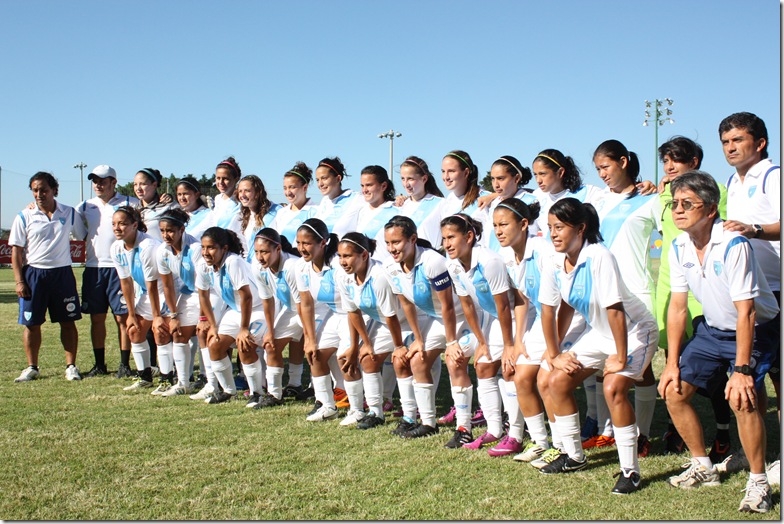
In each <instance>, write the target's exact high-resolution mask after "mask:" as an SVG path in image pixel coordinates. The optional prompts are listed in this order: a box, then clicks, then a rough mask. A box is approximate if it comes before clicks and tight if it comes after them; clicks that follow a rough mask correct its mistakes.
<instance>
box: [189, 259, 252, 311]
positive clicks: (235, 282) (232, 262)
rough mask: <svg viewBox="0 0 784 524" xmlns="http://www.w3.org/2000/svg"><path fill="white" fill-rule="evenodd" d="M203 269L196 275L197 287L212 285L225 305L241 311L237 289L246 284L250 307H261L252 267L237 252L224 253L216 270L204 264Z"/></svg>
mask: <svg viewBox="0 0 784 524" xmlns="http://www.w3.org/2000/svg"><path fill="white" fill-rule="evenodd" d="M203 269H206V270H203V271H200V272H199V273H198V274H197V275H196V288H197V289H201V290H204V291H207V290H209V289H210V288H212V287H213V286H214V287H215V288H217V290H218V292H219V293H220V296H221V298H222V299H223V301H224V302H225V303H226V305H227V306H229V308H231V309H232V310H233V311H236V312H238V313H241V312H242V310H241V304H242V298H241V296H240V293H239V290H240V289H242V288H243V287H245V286H248V290H249V291H250V294H251V300H252V302H251V309H254V310H255V309H261V307H262V302H261V297H260V296H259V290H258V288H257V287H256V278H255V277H254V275H253V268H252V267H251V265H250V264H248V263H247V262H246V261H245V260H244V259H243V258H242V257H240V256H239V255H238V254H236V253H226V255H225V256H224V258H223V262H222V264H221V267H220V268H218V269H217V270H216V269H213V268H212V267H209V266H207V265H206V264H205V265H204V266H203ZM210 273H212V274H210Z"/></svg>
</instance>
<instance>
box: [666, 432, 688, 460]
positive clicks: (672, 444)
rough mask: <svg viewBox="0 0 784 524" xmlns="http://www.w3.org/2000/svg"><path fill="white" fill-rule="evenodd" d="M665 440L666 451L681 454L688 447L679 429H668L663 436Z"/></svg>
mask: <svg viewBox="0 0 784 524" xmlns="http://www.w3.org/2000/svg"><path fill="white" fill-rule="evenodd" d="M662 440H663V441H664V453H665V454H669V453H674V454H676V455H680V454H681V453H683V451H684V449H686V444H685V443H684V442H683V439H682V438H681V436H680V434H679V433H678V430H677V429H675V428H672V429H668V430H667V432H666V433H665V434H664V436H663V437H662Z"/></svg>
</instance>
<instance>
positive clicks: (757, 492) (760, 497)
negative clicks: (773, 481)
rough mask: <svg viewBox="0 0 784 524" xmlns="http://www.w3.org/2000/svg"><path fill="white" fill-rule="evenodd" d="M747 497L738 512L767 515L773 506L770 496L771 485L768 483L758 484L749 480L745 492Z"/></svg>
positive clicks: (741, 502) (742, 501)
mask: <svg viewBox="0 0 784 524" xmlns="http://www.w3.org/2000/svg"><path fill="white" fill-rule="evenodd" d="M743 491H745V492H746V495H745V496H744V497H743V500H741V501H740V506H739V507H738V511H743V512H749V513H767V512H768V511H770V508H771V507H772V506H773V501H772V500H771V496H770V485H769V484H768V483H767V482H766V481H764V480H763V481H762V482H756V481H754V480H751V479H749V480H748V482H746V488H745V489H744V490H743Z"/></svg>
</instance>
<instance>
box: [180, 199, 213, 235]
mask: <svg viewBox="0 0 784 524" xmlns="http://www.w3.org/2000/svg"><path fill="white" fill-rule="evenodd" d="M188 215H190V220H188V224H187V225H186V226H185V232H186V233H188V234H190V235H192V236H193V237H194V238H201V235H202V233H204V232H205V231H206V230H207V227H209V223H210V221H209V216H210V208H208V207H204V206H202V207H200V208H199V209H197V210H196V211H194V212H193V213H188Z"/></svg>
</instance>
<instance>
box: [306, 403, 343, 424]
mask: <svg viewBox="0 0 784 524" xmlns="http://www.w3.org/2000/svg"><path fill="white" fill-rule="evenodd" d="M337 416H338V410H337V408H335V407H333V406H321V407H320V408H318V409H317V410H316V411H315V412H314V413H313V414H312V415H308V416H307V418H306V419H305V420H307V421H308V422H319V421H322V420H331V419H333V418H335V417H337Z"/></svg>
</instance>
